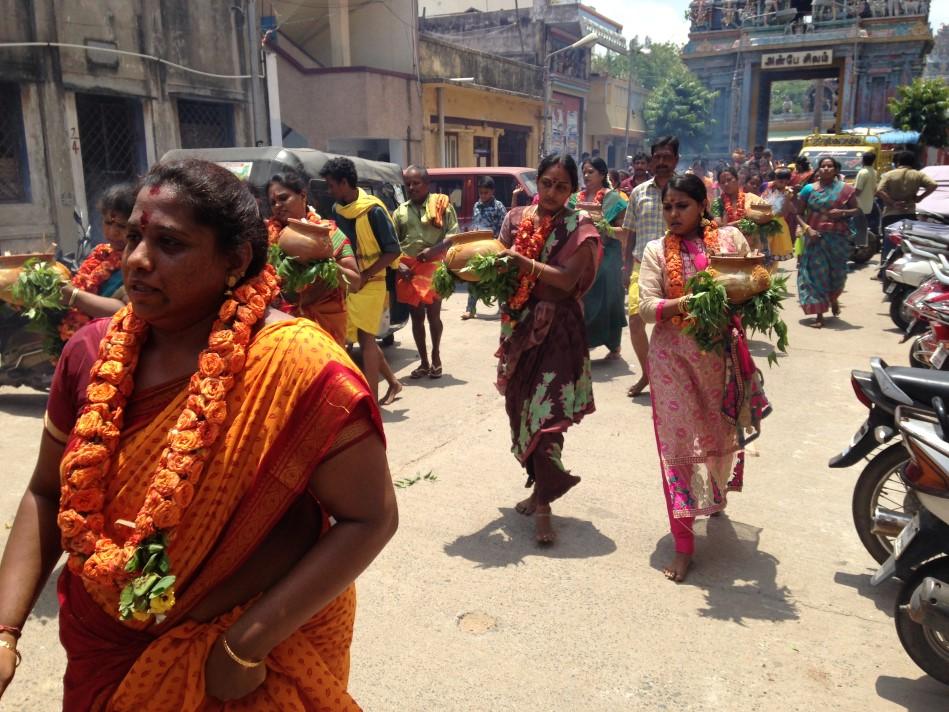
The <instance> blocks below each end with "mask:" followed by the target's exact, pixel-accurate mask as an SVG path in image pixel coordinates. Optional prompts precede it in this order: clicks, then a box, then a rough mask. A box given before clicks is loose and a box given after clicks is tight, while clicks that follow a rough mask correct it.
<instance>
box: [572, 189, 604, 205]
mask: <svg viewBox="0 0 949 712" xmlns="http://www.w3.org/2000/svg"><path fill="white" fill-rule="evenodd" d="M605 197H606V188H600V189H599V190H598V191H596V195H594V196H593V202H594V203H596V204H597V205H603V198H605ZM577 202H580V203H589V202H590V201H589V200H587V189H586V188H584V189H583V190H581V191H580V193H579V195H577Z"/></svg>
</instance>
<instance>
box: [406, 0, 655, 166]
mask: <svg viewBox="0 0 949 712" xmlns="http://www.w3.org/2000/svg"><path fill="white" fill-rule="evenodd" d="M462 5H465V6H466V7H464V8H462ZM482 5H483V6H484V7H485V8H487V10H486V11H481V10H480V8H481V6H482ZM420 8H421V9H422V11H423V16H422V17H421V18H420V20H419V23H420V28H421V30H422V32H424V33H425V34H426V35H429V36H432V37H436V38H440V39H443V40H445V41H448V42H451V43H453V44H458V45H463V46H465V47H468V48H470V49H476V50H479V51H481V52H486V53H491V54H495V55H500V56H502V57H506V58H509V59H514V60H517V61H519V62H525V63H528V64H533V65H535V66H537V67H540V68H541V70H542V71H543V68H544V65H545V64H546V63H547V62H549V84H550V86H549V90H550V104H549V117H550V118H549V120H550V140H549V145H548V146H547V147H546V150H548V151H551V150H558V151H564V152H567V153H570V154H572V155H574V156H580V155H581V154H582V153H583V152H584V151H589V150H591V149H592V143H593V142H594V141H599V142H601V143H604V144H606V143H609V142H608V141H605V140H604V139H605V137H607V136H610V135H611V134H612V130H613V126H612V125H610V126H607V125H606V124H607V123H610V122H611V121H614V120H615V116H612V114H611V113H610V112H611V111H612V109H609V110H608V109H607V108H606V105H605V104H603V105H601V106H598V107H597V109H596V110H595V111H594V113H595V114H596V115H597V117H598V118H597V126H596V129H597V132H598V133H596V134H592V133H591V132H590V130H589V128H588V125H587V124H588V121H589V118H588V116H589V111H590V102H591V101H592V92H593V89H594V84H595V83H596V82H595V81H594V77H591V74H590V56H591V47H582V48H579V49H573V50H567V51H565V52H559V53H558V54H556V55H554V56H551V54H552V53H553V52H557V51H558V50H563V49H565V48H567V47H568V46H570V45H571V44H573V43H574V42H576V41H577V40H579V39H580V38H581V37H584V36H585V35H587V34H589V33H591V32H593V33H596V35H597V36H598V41H597V42H598V44H599V45H601V46H602V47H605V48H607V49H608V50H611V51H614V52H625V51H626V42H625V40H624V39H623V36H622V29H623V27H622V25H621V24H619V23H617V22H614V21H613V20H611V19H609V18H607V17H604V16H603V15H600V14H599V13H598V12H596V10H594V9H593V8H592V7H589V6H586V5H583V4H580V3H575V2H570V3H567V2H556V1H552V2H548V0H534V1H533V2H531V1H530V0H526V1H525V2H524V3H523V4H522V5H518V3H515V2H514V0H487V1H486V2H485V1H484V0H482V2H474V3H459V2H454V1H453V0H423V2H421V3H420ZM469 8H473V9H472V10H471V11H468V9H469ZM435 13H439V14H435ZM613 95H614V92H613V90H612V89H609V90H607V87H606V86H603V87H602V90H601V91H598V93H597V101H598V102H600V101H603V102H605V101H607V100H609V99H610V98H612V97H613ZM621 110H622V108H621ZM639 114H640V115H641V112H639ZM604 115H607V116H612V118H610V119H605V118H604ZM623 119H624V120H623V121H620V122H619V125H620V126H625V123H626V122H625V116H624V117H623ZM593 136H598V137H599V138H596V139H594V138H593ZM614 151H615V148H614ZM618 158H619V157H618V156H617V159H618Z"/></svg>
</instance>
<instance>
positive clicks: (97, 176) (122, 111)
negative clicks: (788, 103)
mask: <svg viewBox="0 0 949 712" xmlns="http://www.w3.org/2000/svg"><path fill="white" fill-rule="evenodd" d="M76 115H77V118H78V121H79V143H80V146H81V147H82V175H83V180H84V181H85V185H86V202H87V205H86V211H87V212H86V215H87V216H88V221H89V224H90V225H92V234H93V242H100V241H101V240H102V225H101V224H100V221H99V220H97V219H95V213H96V203H97V202H98V200H99V196H101V195H102V193H103V191H104V190H105V189H106V188H108V187H109V186H111V185H114V184H115V183H121V182H124V181H134V180H135V179H136V178H137V177H138V176H139V175H141V174H142V173H144V171H145V168H146V159H145V133H144V125H143V119H142V105H141V102H139V101H138V100H136V99H129V98H125V97H118V96H103V95H99V94H76Z"/></svg>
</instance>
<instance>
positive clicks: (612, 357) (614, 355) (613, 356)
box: [604, 349, 623, 361]
mask: <svg viewBox="0 0 949 712" xmlns="http://www.w3.org/2000/svg"><path fill="white" fill-rule="evenodd" d="M621 358H623V352H622V351H620V350H619V349H616V350H614V351H610V352H609V353H608V354H607V355H606V359H604V360H606V361H619V360H620V359H621Z"/></svg>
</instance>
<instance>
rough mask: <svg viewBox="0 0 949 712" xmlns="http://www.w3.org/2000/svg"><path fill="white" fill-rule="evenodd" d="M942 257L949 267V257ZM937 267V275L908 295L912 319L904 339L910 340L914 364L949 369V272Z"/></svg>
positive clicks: (920, 366) (907, 304) (935, 267)
mask: <svg viewBox="0 0 949 712" xmlns="http://www.w3.org/2000/svg"><path fill="white" fill-rule="evenodd" d="M940 259H941V260H942V262H943V263H945V265H946V267H947V269H949V261H947V260H946V258H945V257H944V256H940ZM933 269H934V273H935V277H934V278H933V279H931V280H930V281H928V282H927V283H925V284H924V285H923V286H922V287H920V288H919V289H917V290H916V291H915V292H913V293H912V294H911V295H910V296H909V297H907V299H906V307H907V309H908V310H909V312H910V314H912V321H911V322H910V325H909V327H908V328H907V331H906V337H905V338H904V339H903V340H904V341H907V340H910V350H909V365H910V366H912V367H914V368H933V369H936V370H949V358H947V357H949V272H947V271H944V270H943V269H942V268H941V267H940V266H938V265H934V266H933Z"/></svg>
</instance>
